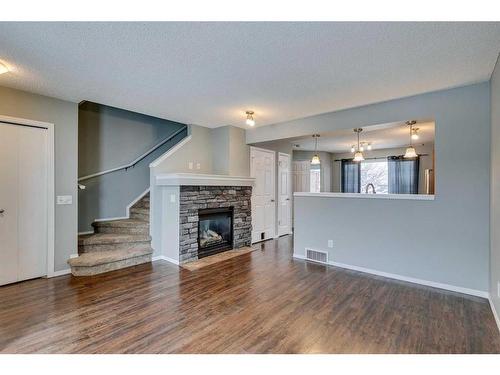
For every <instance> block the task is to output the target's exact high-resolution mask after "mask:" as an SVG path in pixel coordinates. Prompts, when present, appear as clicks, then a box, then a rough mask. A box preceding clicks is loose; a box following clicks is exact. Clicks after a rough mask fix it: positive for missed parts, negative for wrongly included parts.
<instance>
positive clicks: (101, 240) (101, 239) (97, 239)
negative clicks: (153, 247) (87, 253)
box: [78, 233, 151, 246]
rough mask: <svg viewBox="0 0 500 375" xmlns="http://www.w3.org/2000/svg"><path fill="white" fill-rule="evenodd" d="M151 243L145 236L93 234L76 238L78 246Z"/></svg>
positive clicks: (149, 238) (148, 237) (149, 237)
mask: <svg viewBox="0 0 500 375" xmlns="http://www.w3.org/2000/svg"><path fill="white" fill-rule="evenodd" d="M147 241H151V236H149V235H147V234H125V233H124V234H120V233H93V234H86V235H83V236H79V237H78V245H79V246H84V245H103V244H118V243H128V242H147Z"/></svg>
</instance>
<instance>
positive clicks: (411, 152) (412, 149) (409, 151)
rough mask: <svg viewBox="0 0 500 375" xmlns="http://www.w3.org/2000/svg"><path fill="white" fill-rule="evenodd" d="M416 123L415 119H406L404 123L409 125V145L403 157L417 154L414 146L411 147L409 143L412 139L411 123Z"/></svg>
mask: <svg viewBox="0 0 500 375" xmlns="http://www.w3.org/2000/svg"><path fill="white" fill-rule="evenodd" d="M416 123H417V122H416V121H415V120H412V121H406V125H408V126H409V127H410V145H409V146H408V148H407V149H406V152H405V155H404V158H407V159H410V158H416V157H417V156H418V155H417V152H416V151H415V147H413V145H412V143H411V141H412V139H413V137H412V135H413V125H415V124H416Z"/></svg>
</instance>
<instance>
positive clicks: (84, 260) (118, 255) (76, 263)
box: [68, 248, 153, 267]
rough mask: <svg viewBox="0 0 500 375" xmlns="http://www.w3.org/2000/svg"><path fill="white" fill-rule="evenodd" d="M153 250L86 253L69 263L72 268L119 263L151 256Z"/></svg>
mask: <svg viewBox="0 0 500 375" xmlns="http://www.w3.org/2000/svg"><path fill="white" fill-rule="evenodd" d="M152 253H153V249H151V248H148V249H141V248H139V249H125V250H111V251H100V252H92V253H84V254H81V255H80V256H78V257H77V258H72V259H70V260H69V261H68V263H69V264H70V266H72V267H93V266H98V265H101V264H106V263H113V262H118V261H121V260H125V259H131V258H136V257H140V256H144V255H151V254H152Z"/></svg>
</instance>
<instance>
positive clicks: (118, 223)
mask: <svg viewBox="0 0 500 375" xmlns="http://www.w3.org/2000/svg"><path fill="white" fill-rule="evenodd" d="M92 226H93V227H117V228H129V227H130V228H137V227H141V228H144V227H148V226H149V222H148V221H146V220H140V219H120V220H109V221H94V222H93V223H92Z"/></svg>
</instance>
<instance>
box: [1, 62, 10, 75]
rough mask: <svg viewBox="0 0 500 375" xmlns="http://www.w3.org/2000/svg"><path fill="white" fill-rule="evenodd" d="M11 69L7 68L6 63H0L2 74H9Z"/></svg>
mask: <svg viewBox="0 0 500 375" xmlns="http://www.w3.org/2000/svg"><path fill="white" fill-rule="evenodd" d="M8 72H9V68H7V65H5V64H4V63H2V62H0V74H4V73H8Z"/></svg>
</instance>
